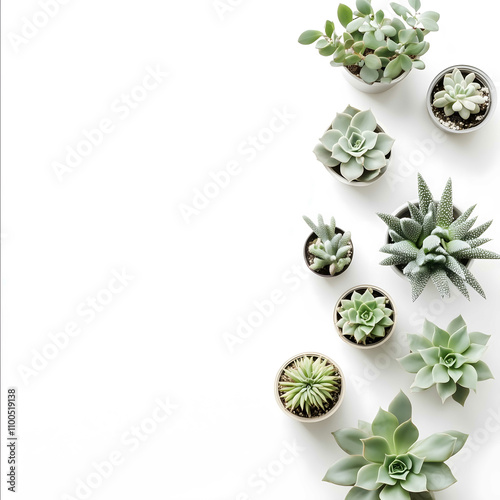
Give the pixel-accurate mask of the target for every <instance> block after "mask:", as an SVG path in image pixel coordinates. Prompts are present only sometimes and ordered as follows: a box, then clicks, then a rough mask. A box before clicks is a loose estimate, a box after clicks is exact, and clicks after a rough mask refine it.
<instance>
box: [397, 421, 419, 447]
mask: <svg viewBox="0 0 500 500" xmlns="http://www.w3.org/2000/svg"><path fill="white" fill-rule="evenodd" d="M418 436H419V432H418V429H417V427H416V426H415V424H414V423H413V422H412V421H411V420H407V421H406V422H403V423H402V424H401V425H400V426H399V427H397V429H396V430H395V431H394V446H395V450H396V453H397V454H398V455H401V454H404V453H407V451H408V450H409V449H410V447H411V445H412V444H414V443H415V442H416V441H417V440H418Z"/></svg>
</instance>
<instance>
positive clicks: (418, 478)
mask: <svg viewBox="0 0 500 500" xmlns="http://www.w3.org/2000/svg"><path fill="white" fill-rule="evenodd" d="M401 486H402V488H403V489H405V490H406V491H409V492H419V491H425V490H426V489H427V476H426V475H425V474H414V473H413V472H410V473H409V474H408V476H407V478H406V481H402V482H401Z"/></svg>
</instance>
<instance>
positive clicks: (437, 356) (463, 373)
mask: <svg viewBox="0 0 500 500" xmlns="http://www.w3.org/2000/svg"><path fill="white" fill-rule="evenodd" d="M489 339H490V335H485V334H484V333H480V332H468V331H467V325H466V323H465V321H464V319H463V318H462V316H458V318H455V319H454V320H453V321H452V322H451V323H450V324H449V325H448V327H447V328H446V330H443V329H441V328H439V327H438V326H436V325H435V324H434V323H431V322H430V321H427V320H425V322H424V326H423V332H422V335H411V334H410V335H408V340H409V341H410V350H411V353H410V354H408V355H407V356H405V357H403V358H401V359H400V360H399V362H400V363H401V365H402V366H403V368H404V369H405V370H406V371H408V372H409V373H416V376H415V381H414V383H413V385H412V386H411V389H412V391H414V392H420V391H424V390H426V389H429V388H430V387H432V386H433V385H435V386H436V388H437V392H438V394H439V396H440V397H441V400H442V402H443V403H444V402H445V401H446V400H447V399H448V398H449V397H450V396H452V397H453V399H454V400H455V401H456V402H457V403H460V404H461V405H462V406H464V404H465V400H466V399H467V397H468V396H469V393H470V391H471V389H472V390H473V391H475V390H476V386H477V383H478V382H482V381H483V380H488V379H491V378H493V375H492V373H491V371H490V369H489V368H488V365H487V364H486V363H485V362H484V361H481V357H482V356H483V354H484V352H485V351H486V348H487V346H486V344H487V343H488V340H489Z"/></svg>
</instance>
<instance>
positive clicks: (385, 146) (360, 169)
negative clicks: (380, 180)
mask: <svg viewBox="0 0 500 500" xmlns="http://www.w3.org/2000/svg"><path fill="white" fill-rule="evenodd" d="M376 128H377V120H376V119H375V117H374V116H373V113H372V112H371V111H370V110H368V111H359V110H358V109H355V108H353V107H351V106H347V108H346V109H345V110H344V111H343V112H342V113H337V116H336V117H335V119H334V120H333V122H332V126H331V128H330V129H328V130H327V131H326V132H325V134H324V135H323V137H322V138H321V139H320V144H318V145H317V146H316V147H315V148H314V154H315V155H316V158H317V159H318V160H319V161H320V162H321V163H323V165H325V167H329V168H333V167H339V169H340V175H342V177H344V178H345V179H346V180H348V181H349V182H353V181H358V182H359V181H363V182H368V181H371V180H373V179H375V178H377V177H379V175H380V173H381V169H382V168H384V167H385V166H386V165H387V158H386V155H388V154H389V153H390V152H391V149H392V146H393V144H394V139H393V138H392V137H390V136H389V135H387V134H385V133H383V132H376V131H375V129H376Z"/></svg>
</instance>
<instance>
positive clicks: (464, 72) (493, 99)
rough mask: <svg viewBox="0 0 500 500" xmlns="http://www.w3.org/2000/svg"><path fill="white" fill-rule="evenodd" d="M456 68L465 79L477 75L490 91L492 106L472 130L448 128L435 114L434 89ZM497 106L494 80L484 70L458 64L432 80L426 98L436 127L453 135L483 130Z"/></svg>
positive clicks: (490, 105) (472, 117)
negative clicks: (470, 75)
mask: <svg viewBox="0 0 500 500" xmlns="http://www.w3.org/2000/svg"><path fill="white" fill-rule="evenodd" d="M455 68H458V69H459V70H460V71H461V72H462V75H463V76H464V77H465V76H467V75H468V74H469V73H474V74H475V75H476V80H477V81H478V82H479V83H481V85H482V86H483V87H486V88H488V90H489V99H490V104H489V106H488V110H487V112H486V114H485V115H484V118H483V119H482V120H481V121H480V122H479V123H478V124H477V125H475V126H473V127H470V128H465V129H459V130H455V129H452V128H450V127H447V126H446V125H444V124H443V123H441V121H440V120H439V119H438V118H437V117H436V115H435V114H434V111H433V110H434V109H435V108H434V106H433V105H432V103H433V101H434V94H435V92H434V89H435V88H436V85H438V84H439V83H441V82H442V80H443V79H444V76H445V75H446V74H447V73H448V74H449V73H451V72H452V71H453V70H454V69H455ZM496 105H497V90H496V87H495V84H494V83H493V80H492V79H491V78H490V77H489V76H488V75H487V74H486V73H485V72H484V71H482V70H480V69H479V68H475V67H474V66H468V65H466V64H457V65H455V66H450V67H449V68H446V69H444V70H443V71H441V72H440V73H439V74H438V75H437V76H436V78H434V80H432V83H431V84H430V86H429V90H428V91H427V98H426V107H427V111H428V113H429V116H430V117H431V120H432V122H433V123H434V125H436V127H438V128H440V129H441V130H443V131H445V132H449V133H451V134H468V133H470V132H474V131H475V130H479V129H480V128H483V127H484V126H485V125H486V124H487V123H488V122H489V121H490V120H491V118H492V116H493V113H494V111H495V108H496ZM475 116H477V115H471V116H470V118H468V120H471V119H474V117H475Z"/></svg>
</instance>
